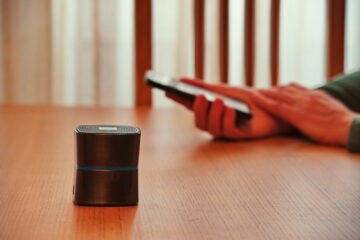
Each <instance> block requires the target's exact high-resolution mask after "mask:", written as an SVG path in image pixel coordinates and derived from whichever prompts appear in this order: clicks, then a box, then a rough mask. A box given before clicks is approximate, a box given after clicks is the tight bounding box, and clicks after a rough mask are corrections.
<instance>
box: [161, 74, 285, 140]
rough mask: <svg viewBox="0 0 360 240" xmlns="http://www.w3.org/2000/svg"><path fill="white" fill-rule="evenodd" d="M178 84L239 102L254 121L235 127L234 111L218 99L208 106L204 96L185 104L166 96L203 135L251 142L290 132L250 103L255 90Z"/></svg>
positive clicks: (182, 101) (192, 81)
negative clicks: (186, 111) (183, 109)
mask: <svg viewBox="0 0 360 240" xmlns="http://www.w3.org/2000/svg"><path fill="white" fill-rule="evenodd" d="M181 81H183V82H185V83H188V84H191V85H195V86H197V87H201V88H204V89H207V90H209V91H213V92H215V93H218V94H221V95H225V96H228V97H231V98H234V99H238V100H240V101H243V102H245V103H247V104H248V106H249V107H250V109H251V111H252V113H253V117H252V118H251V119H249V120H244V121H242V122H241V124H238V125H237V124H236V112H235V110H234V109H232V108H229V107H226V106H224V103H223V101H222V100H221V99H216V100H215V101H214V102H213V103H212V104H210V103H209V102H208V101H207V100H206V98H205V96H204V95H198V96H197V97H196V99H195V101H194V102H192V101H188V100H185V99H184V98H181V97H178V96H176V95H173V94H169V93H166V96H167V97H169V98H171V99H173V100H174V101H176V102H178V103H180V104H182V105H184V106H185V107H187V108H188V109H190V110H193V111H194V114H195V125H196V126H197V127H198V128H199V129H201V130H204V131H208V132H209V133H210V134H212V135H213V136H214V137H225V138H229V139H250V138H259V137H265V136H270V135H275V134H280V133H286V132H289V131H291V127H290V125H289V124H287V123H286V122H285V121H282V120H280V119H279V118H277V117H274V116H272V115H271V114H269V113H267V112H266V111H264V110H262V109H261V108H259V107H258V106H257V105H256V104H255V103H254V101H253V95H254V93H255V92H256V91H257V90H254V89H250V88H237V87H230V86H227V85H214V84H208V83H205V82H203V81H199V80H193V79H182V80H181Z"/></svg>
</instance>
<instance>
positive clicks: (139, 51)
mask: <svg viewBox="0 0 360 240" xmlns="http://www.w3.org/2000/svg"><path fill="white" fill-rule="evenodd" d="M255 1H256V0H245V13H244V20H245V21H244V24H245V26H244V29H245V30H244V70H245V84H246V85H247V86H253V85H254V66H255V14H256V13H255ZM327 3H328V9H327V13H328V16H327V19H328V20H327V22H328V24H327V33H328V35H327V78H328V79H330V78H331V77H333V76H335V75H337V74H339V73H342V72H343V70H344V34H345V33H344V29H345V4H346V0H328V2H327ZM205 4H206V1H205V0H194V36H195V38H194V46H195V53H194V58H195V61H194V63H195V66H194V69H195V77H197V78H200V79H202V78H203V77H204V55H205V50H204V31H205V28H204V25H205V16H204V15H205V14H204V12H205V10H204V9H205ZM219 4H220V5H219V11H220V14H219V16H220V18H219V21H220V24H219V27H220V29H219V30H220V31H219V44H220V46H219V51H220V52H219V53H220V54H219V56H220V58H219V64H220V82H223V83H227V82H228V75H229V73H228V69H229V68H228V65H229V60H228V58H229V20H228V18H229V0H221V1H220V3H219ZM135 6H136V7H135V23H136V24H135V27H136V30H135V38H136V49H135V59H136V60H135V65H136V66H135V69H136V71H135V72H136V105H145V106H150V105H151V90H150V89H149V88H148V87H146V86H145V85H144V81H143V77H144V72H145V70H146V69H150V68H151V53H152V51H151V38H152V35H151V0H136V4H135ZM280 8H281V0H271V18H270V32H271V33H270V43H269V44H270V59H269V60H270V76H271V85H272V86H275V85H277V84H278V75H279V74H278V69H279V26H280Z"/></svg>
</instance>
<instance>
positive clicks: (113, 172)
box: [73, 125, 141, 206]
mask: <svg viewBox="0 0 360 240" xmlns="http://www.w3.org/2000/svg"><path fill="white" fill-rule="evenodd" d="M140 135H141V131H140V129H139V128H137V127H132V126H117V125H80V126H77V127H76V128H75V141H76V148H75V150H76V166H75V183H74V186H73V195H74V203H75V204H77V205H110V206H116V205H136V204H137V203H138V157H139V146H140Z"/></svg>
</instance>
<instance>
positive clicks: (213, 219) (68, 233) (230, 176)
mask: <svg viewBox="0 0 360 240" xmlns="http://www.w3.org/2000/svg"><path fill="white" fill-rule="evenodd" d="M78 124H131V125H136V126H139V127H140V128H141V129H142V140H141V153H140V165H139V168H140V178H139V181H140V182H139V187H140V203H139V205H138V206H135V207H79V206H75V205H73V203H72V184H73V173H74V136H73V129H74V127H75V126H76V125H78ZM0 126H1V128H0V206H1V211H0V239H86V240H88V239H317V240H318V239H360V154H358V155H357V154H351V153H348V152H347V151H346V150H345V149H341V148H336V147H329V146H322V145H317V144H314V143H312V142H309V141H306V140H304V139H295V138H285V137H276V138H268V139H263V140H256V141H240V142H219V141H212V140H211V137H210V136H208V135H207V134H206V133H202V132H200V131H197V130H196V129H195V128H194V127H193V120H192V116H191V114H190V113H187V112H186V111H185V110H184V109H180V108H179V109H174V110H158V109H153V110H150V109H137V110H126V109H117V108H106V109H104V108H66V107H46V106H0Z"/></svg>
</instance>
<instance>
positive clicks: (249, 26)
mask: <svg viewBox="0 0 360 240" xmlns="http://www.w3.org/2000/svg"><path fill="white" fill-rule="evenodd" d="M244 22H245V28H244V29H245V33H244V64H245V84H246V86H253V84H254V63H255V54H254V45H255V0H245V21H244Z"/></svg>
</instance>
